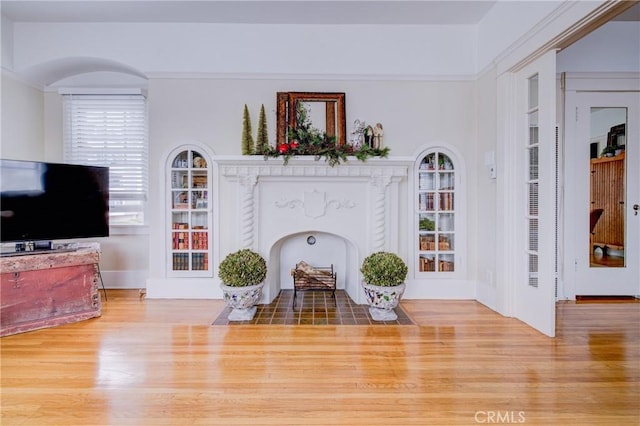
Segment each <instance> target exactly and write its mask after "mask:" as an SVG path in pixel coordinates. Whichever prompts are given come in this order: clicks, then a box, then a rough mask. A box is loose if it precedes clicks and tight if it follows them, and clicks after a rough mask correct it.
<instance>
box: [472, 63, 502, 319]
mask: <svg viewBox="0 0 640 426" xmlns="http://www.w3.org/2000/svg"><path fill="white" fill-rule="evenodd" d="M496 93H497V84H496V70H495V68H492V69H490V70H488V71H487V72H486V73H485V74H483V75H482V76H481V77H480V78H479V79H478V81H477V99H478V104H477V110H476V113H477V122H478V126H477V129H476V131H477V141H478V144H477V147H476V152H477V155H476V157H475V159H474V160H475V165H476V167H477V168H476V175H475V177H476V180H475V182H476V184H477V187H476V200H475V201H476V203H477V204H476V206H477V207H476V209H477V210H476V211H477V215H475V216H474V217H473V218H474V219H475V220H474V221H473V223H471V220H470V223H469V229H474V230H475V232H474V234H475V235H476V241H475V243H476V245H475V246H474V249H473V250H472V252H475V253H477V262H476V265H477V269H476V270H475V271H474V273H473V276H474V277H477V279H478V289H477V298H478V300H479V301H480V302H482V303H484V304H485V305H487V306H489V307H491V308H493V309H496V304H497V300H496V299H497V289H496V271H497V262H498V260H497V258H496V248H497V245H496V229H497V228H498V227H499V224H498V223H496V217H497V216H498V214H497V213H498V212H497V201H498V200H497V198H496V192H497V186H496V185H497V179H493V178H491V177H490V176H489V166H488V165H487V164H486V163H487V162H489V163H490V162H491V161H489V160H491V159H493V160H494V162H493V164H494V167H495V164H497V163H498V156H499V155H500V154H499V153H498V150H497V145H496V141H497V97H496ZM500 172H501V171H500V170H498V169H496V174H497V175H499V174H500Z"/></svg>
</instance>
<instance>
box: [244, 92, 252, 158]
mask: <svg viewBox="0 0 640 426" xmlns="http://www.w3.org/2000/svg"><path fill="white" fill-rule="evenodd" d="M253 151H254V145H253V136H251V118H250V117H249V108H247V104H244V114H243V116H242V155H251V154H253Z"/></svg>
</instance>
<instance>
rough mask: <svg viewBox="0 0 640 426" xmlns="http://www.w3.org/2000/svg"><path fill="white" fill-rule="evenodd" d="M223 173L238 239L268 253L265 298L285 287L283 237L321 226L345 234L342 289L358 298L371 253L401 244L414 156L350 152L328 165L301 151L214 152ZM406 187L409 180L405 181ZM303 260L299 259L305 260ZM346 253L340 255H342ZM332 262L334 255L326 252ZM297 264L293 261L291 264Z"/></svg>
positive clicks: (330, 232)
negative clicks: (362, 268) (287, 155)
mask: <svg viewBox="0 0 640 426" xmlns="http://www.w3.org/2000/svg"><path fill="white" fill-rule="evenodd" d="M213 160H214V162H215V163H216V164H217V166H218V168H219V170H218V172H219V175H220V177H221V179H222V180H223V181H226V182H228V184H229V185H232V186H235V187H234V188H232V189H231V190H230V193H233V194H235V196H236V197H237V200H236V201H237V202H236V203H232V205H231V206H229V208H232V209H234V211H233V212H232V213H231V214H229V216H228V217H229V218H232V220H233V221H234V222H235V223H233V224H228V225H231V226H232V229H235V230H236V231H237V232H234V233H233V235H235V236H236V238H237V239H238V240H237V241H236V242H235V244H233V245H236V246H238V247H240V248H251V249H253V250H256V251H258V252H259V253H261V254H263V255H264V256H265V257H266V258H267V262H268V264H269V271H270V272H269V274H268V277H267V283H266V285H265V291H264V300H263V302H265V303H268V302H270V301H271V300H273V298H275V296H276V295H277V293H278V291H279V290H280V288H281V281H282V276H283V275H284V274H281V273H280V270H281V269H284V268H286V267H287V265H281V264H280V261H279V259H282V258H287V257H288V256H287V254H286V253H280V250H283V247H287V245H286V243H285V241H287V239H290V238H294V237H296V236H299V235H302V234H305V233H309V232H319V233H323V234H326V235H331V236H336V237H339V238H341V239H343V240H344V245H346V246H347V247H348V253H347V254H346V258H348V259H349V260H348V262H346V264H345V269H346V270H345V271H342V274H343V275H342V276H343V277H344V286H345V290H346V291H347V292H348V293H349V294H350V296H351V297H352V298H353V299H354V300H356V302H358V301H359V300H360V299H361V298H362V295H361V289H360V286H359V281H360V275H359V265H360V263H361V262H362V260H363V259H364V257H365V256H367V255H368V254H370V253H373V252H376V251H381V250H386V251H397V249H398V234H399V226H400V225H399V222H400V221H399V215H400V212H399V204H400V199H401V198H402V199H404V197H400V186H401V185H400V184H401V182H403V181H405V182H406V180H407V176H408V170H409V167H410V166H411V165H412V164H413V161H414V160H413V159H404V158H402V159H378V158H374V159H369V160H367V161H366V162H362V161H359V160H357V159H356V158H355V157H354V158H350V159H349V161H348V162H345V163H342V164H339V165H336V166H333V167H332V166H329V165H328V164H326V163H325V162H324V161H323V160H322V159H320V160H317V161H316V160H315V159H314V158H313V157H301V158H293V159H290V160H289V162H288V164H287V165H285V164H283V160H282V159H278V158H273V159H272V158H270V159H266V160H265V159H264V158H263V157H261V156H242V157H238V156H234V157H216V158H214V159H213ZM405 187H406V186H405ZM300 260H302V259H300ZM341 260H342V259H341ZM327 261H328V262H332V261H333V260H332V259H328V260H327ZM288 266H293V265H288Z"/></svg>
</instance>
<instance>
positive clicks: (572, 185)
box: [565, 79, 640, 299]
mask: <svg viewBox="0 0 640 426" xmlns="http://www.w3.org/2000/svg"><path fill="white" fill-rule="evenodd" d="M597 84H598V83H596V82H594V87H595V86H597ZM637 84H638V81H637V79H636V82H635V85H636V86H633V87H637ZM567 86H568V88H570V86H571V82H567ZM639 107H640V92H638V91H637V89H636V90H635V91H634V90H630V91H616V92H613V91H595V90H593V91H587V90H576V91H571V90H568V91H567V94H566V110H565V111H566V116H567V117H568V119H567V120H566V138H565V159H566V160H565V165H566V172H565V176H566V178H565V206H566V207H565V245H566V256H565V265H567V266H569V267H568V268H567V270H566V281H565V295H566V296H567V297H568V298H570V299H573V298H575V297H576V296H635V295H638V294H640V269H639V266H638V265H639V263H640V238H639V236H640V211H639V210H638V204H639V203H640V126H639V123H638V122H639V118H638V117H640V110H639Z"/></svg>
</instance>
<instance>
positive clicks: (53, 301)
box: [0, 249, 102, 336]
mask: <svg viewBox="0 0 640 426" xmlns="http://www.w3.org/2000/svg"><path fill="white" fill-rule="evenodd" d="M98 261H99V252H98V250H96V249H80V250H77V251H71V252H47V253H42V254H30V255H25V256H14V257H3V258H2V259H0V281H1V282H0V286H1V287H0V291H1V293H0V300H1V306H0V336H7V335H10V334H16V333H22V332H25V331H31V330H37V329H40V328H46V327H53V326H56V325H60V324H67V323H71V322H77V321H82V320H86V319H89V318H95V317H99V316H100V315H101V314H102V306H101V300H100V293H99V289H98V281H99V272H98Z"/></svg>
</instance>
